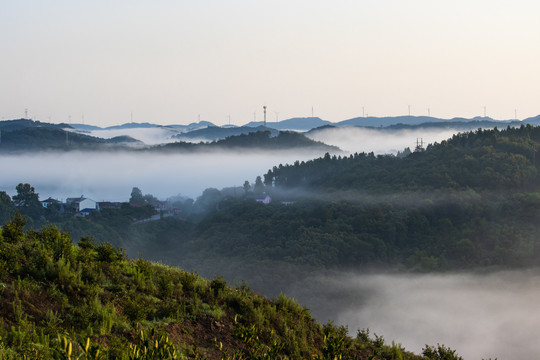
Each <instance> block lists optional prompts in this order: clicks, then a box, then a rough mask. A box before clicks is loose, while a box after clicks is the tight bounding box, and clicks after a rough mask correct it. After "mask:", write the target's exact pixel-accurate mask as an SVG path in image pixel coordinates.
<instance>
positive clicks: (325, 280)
mask: <svg viewBox="0 0 540 360" xmlns="http://www.w3.org/2000/svg"><path fill="white" fill-rule="evenodd" d="M539 289H540V271H539V270H538V269H532V270H523V271H496V272H488V273H475V272H472V273H471V272H468V273H447V274H369V273H367V274H366V273H364V274H358V273H347V272H345V273H340V274H335V273H334V274H332V275H326V276H321V277H310V278H308V279H305V280H304V281H303V282H302V283H301V284H296V285H295V286H293V287H291V288H290V289H288V291H287V293H288V294H290V296H294V297H295V298H296V299H297V300H298V301H299V302H300V303H303V304H306V305H307V306H308V307H309V308H310V309H312V311H313V313H314V314H315V315H316V316H317V317H318V318H319V319H320V320H321V321H326V320H329V319H332V320H334V321H335V322H336V323H337V324H342V325H347V326H348V328H349V331H350V332H351V333H353V335H355V334H356V331H357V330H361V329H367V328H369V330H370V332H371V334H373V333H376V334H378V335H381V336H384V338H385V339H386V340H387V341H396V342H399V343H401V344H402V345H403V346H404V347H405V348H407V349H410V350H412V351H414V352H416V353H420V351H421V349H422V348H423V347H424V346H425V345H426V344H436V343H440V344H445V345H447V346H449V347H451V348H453V349H457V351H458V353H459V355H461V356H463V358H464V359H488V358H491V359H495V358H498V359H526V358H528V359H536V358H539V357H540V349H539V348H538V345H537V341H536V337H537V334H538V332H539V331H540V324H539V323H538V318H539V317H540V308H539V307H538V298H539V296H540V290H539Z"/></svg>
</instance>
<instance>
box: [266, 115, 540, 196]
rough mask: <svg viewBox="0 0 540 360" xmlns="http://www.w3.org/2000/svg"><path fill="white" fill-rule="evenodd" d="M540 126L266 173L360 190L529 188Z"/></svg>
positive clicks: (275, 180)
mask: <svg viewBox="0 0 540 360" xmlns="http://www.w3.org/2000/svg"><path fill="white" fill-rule="evenodd" d="M539 148H540V127H532V126H530V125H527V126H521V127H519V128H510V127H508V128H507V129H506V130H502V131H501V130H498V129H493V130H481V129H479V130H477V131H475V132H468V133H460V134H457V135H454V136H453V137H452V138H451V139H448V140H446V141H442V142H441V143H435V144H432V145H428V146H427V148H426V149H425V150H424V149H417V150H416V151H415V152H413V153H411V154H410V155H409V156H398V157H396V156H392V155H379V156H375V155H374V154H373V153H369V154H365V153H361V154H354V155H350V156H345V157H341V156H338V157H336V156H333V157H330V155H328V154H327V155H326V156H325V157H324V158H320V159H316V160H311V161H307V162H301V163H299V162H296V163H295V164H293V165H286V166H282V165H280V166H279V167H274V168H273V169H271V170H269V171H268V173H267V174H266V175H265V176H264V178H265V184H267V185H270V184H273V185H274V187H275V188H278V189H279V188H281V189H292V188H304V189H310V190H320V191H323V190H324V191H329V190H351V189H354V190H361V191H368V192H384V193H388V192H400V191H429V190H434V189H454V190H457V189H467V188H471V189H474V190H476V191H485V190H501V191H508V190H514V191H515V190H530V189H531V188H535V189H536V188H537V184H538V181H537V180H538V171H537V167H536V165H537V161H536V155H535V152H536V150H537V149H539Z"/></svg>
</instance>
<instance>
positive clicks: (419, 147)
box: [414, 138, 424, 151]
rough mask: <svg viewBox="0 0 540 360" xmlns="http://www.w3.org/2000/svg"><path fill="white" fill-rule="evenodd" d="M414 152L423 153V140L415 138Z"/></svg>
mask: <svg viewBox="0 0 540 360" xmlns="http://www.w3.org/2000/svg"><path fill="white" fill-rule="evenodd" d="M414 151H424V139H422V138H420V139H418V138H416V147H415V148H414Z"/></svg>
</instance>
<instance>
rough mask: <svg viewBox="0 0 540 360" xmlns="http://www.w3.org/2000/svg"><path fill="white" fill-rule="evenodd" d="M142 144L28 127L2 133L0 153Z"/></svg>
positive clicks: (134, 141) (104, 147) (132, 140)
mask: <svg viewBox="0 0 540 360" xmlns="http://www.w3.org/2000/svg"><path fill="white" fill-rule="evenodd" d="M127 144H130V145H134V144H139V145H142V142H140V141H138V140H136V139H133V138H132V137H129V136H117V137H114V138H112V139H101V138H97V137H93V136H89V135H85V134H81V133H77V132H73V131H66V130H63V129H61V128H60V127H26V128H22V129H18V130H12V131H2V138H1V142H0V152H6V151H8V152H10V151H16V152H31V151H39V150H62V151H68V150H111V149H121V148H126V149H128V148H127V147H125V145H127Z"/></svg>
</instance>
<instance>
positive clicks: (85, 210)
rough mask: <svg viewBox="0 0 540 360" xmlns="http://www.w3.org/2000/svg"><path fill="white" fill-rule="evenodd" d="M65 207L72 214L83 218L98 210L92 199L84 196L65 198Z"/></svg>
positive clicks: (97, 205)
mask: <svg viewBox="0 0 540 360" xmlns="http://www.w3.org/2000/svg"><path fill="white" fill-rule="evenodd" d="M66 207H67V208H68V209H69V210H70V211H72V212H75V213H80V214H82V215H85V216H88V215H90V213H91V212H92V211H95V210H99V204H98V203H97V202H96V201H94V200H92V199H88V198H85V197H84V195H81V197H79V198H67V199H66Z"/></svg>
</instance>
